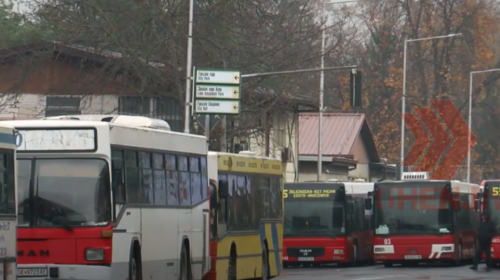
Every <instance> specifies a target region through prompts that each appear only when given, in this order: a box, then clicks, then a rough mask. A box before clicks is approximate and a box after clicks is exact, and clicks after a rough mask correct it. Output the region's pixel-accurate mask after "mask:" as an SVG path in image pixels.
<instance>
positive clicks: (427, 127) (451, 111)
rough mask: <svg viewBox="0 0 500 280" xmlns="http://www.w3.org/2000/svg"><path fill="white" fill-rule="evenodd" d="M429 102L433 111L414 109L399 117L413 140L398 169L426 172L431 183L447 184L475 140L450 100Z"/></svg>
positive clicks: (429, 109) (428, 108)
mask: <svg viewBox="0 0 500 280" xmlns="http://www.w3.org/2000/svg"><path fill="white" fill-rule="evenodd" d="M430 102H431V105H432V107H433V108H434V110H432V108H430V107H426V108H415V109H414V110H415V114H404V115H402V117H403V121H404V122H405V123H406V126H408V129H409V130H410V131H411V133H412V134H413V137H415V142H414V143H413V145H412V146H411V148H410V150H409V151H408V153H407V154H406V156H405V158H404V160H403V162H402V165H403V166H412V167H413V168H414V170H413V171H423V172H429V173H430V174H432V175H431V179H434V180H451V179H452V178H453V176H454V175H455V173H456V172H457V170H458V168H459V167H460V165H461V164H462V162H463V161H464V159H465V157H466V156H467V153H468V152H469V150H470V149H471V148H472V147H473V146H474V144H475V143H476V137H475V136H474V135H473V134H472V132H471V131H470V129H469V126H468V125H467V123H466V122H465V121H464V119H463V118H462V115H460V112H459V111H458V110H457V108H456V107H455V105H453V102H451V100H431V101H430ZM417 117H418V118H417ZM419 119H420V120H419ZM469 135H470V141H469ZM402 145H404V143H402ZM447 149H448V150H447Z"/></svg>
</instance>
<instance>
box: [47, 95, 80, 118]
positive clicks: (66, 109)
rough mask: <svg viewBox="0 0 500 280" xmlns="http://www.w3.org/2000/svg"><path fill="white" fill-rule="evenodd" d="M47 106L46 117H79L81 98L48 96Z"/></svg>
mask: <svg viewBox="0 0 500 280" xmlns="http://www.w3.org/2000/svg"><path fill="white" fill-rule="evenodd" d="M45 100H46V104H45V116H46V117H53V116H61V115H79V114H80V113H81V112H80V101H81V98H80V97H65V96H47V97H46V99H45Z"/></svg>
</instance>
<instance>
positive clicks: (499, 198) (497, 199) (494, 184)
mask: <svg viewBox="0 0 500 280" xmlns="http://www.w3.org/2000/svg"><path fill="white" fill-rule="evenodd" d="M481 185H482V186H483V187H484V189H483V194H484V195H483V197H482V202H483V203H481V204H478V205H481V206H482V207H481V208H482V209H481V210H483V211H486V212H488V214H489V215H490V219H491V220H492V222H493V223H495V224H496V227H497V234H498V235H497V236H495V237H494V238H493V240H492V242H491V258H492V260H493V261H494V264H495V265H496V266H499V265H500V180H486V181H483V182H482V183H481ZM477 208H478V210H479V207H477ZM483 255H484V254H483ZM483 257H484V256H483Z"/></svg>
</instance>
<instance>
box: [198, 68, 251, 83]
mask: <svg viewBox="0 0 500 280" xmlns="http://www.w3.org/2000/svg"><path fill="white" fill-rule="evenodd" d="M240 75H241V73H240V72H239V71H235V70H209V69H198V70H196V83H197V84H230V85H239V84H240Z"/></svg>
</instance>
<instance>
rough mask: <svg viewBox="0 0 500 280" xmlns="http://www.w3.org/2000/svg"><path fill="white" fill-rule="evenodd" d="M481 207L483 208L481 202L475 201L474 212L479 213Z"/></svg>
mask: <svg viewBox="0 0 500 280" xmlns="http://www.w3.org/2000/svg"><path fill="white" fill-rule="evenodd" d="M479 206H481V200H480V199H474V210H476V212H477V211H479Z"/></svg>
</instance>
